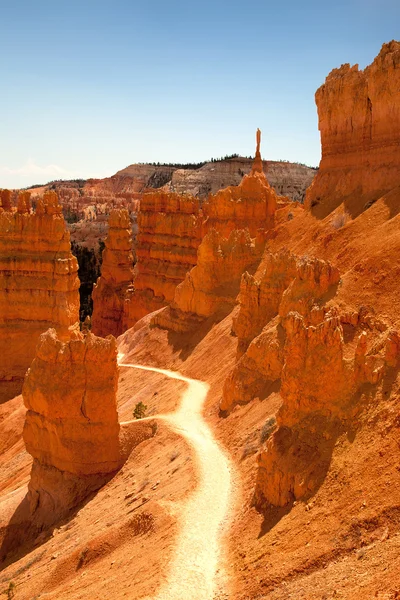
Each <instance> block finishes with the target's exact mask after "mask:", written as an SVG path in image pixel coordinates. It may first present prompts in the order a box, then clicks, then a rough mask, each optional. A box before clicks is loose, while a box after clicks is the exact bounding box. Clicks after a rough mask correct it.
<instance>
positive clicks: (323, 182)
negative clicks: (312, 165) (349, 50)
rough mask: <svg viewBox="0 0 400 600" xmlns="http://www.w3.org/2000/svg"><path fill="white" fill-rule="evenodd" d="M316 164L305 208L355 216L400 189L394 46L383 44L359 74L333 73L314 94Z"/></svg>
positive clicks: (398, 49)
mask: <svg viewBox="0 0 400 600" xmlns="http://www.w3.org/2000/svg"><path fill="white" fill-rule="evenodd" d="M315 100H316V104H317V108H318V119H319V130H320V132H321V145H322V159H321V163H320V168H319V172H318V174H317V176H316V177H315V179H314V181H313V183H312V185H311V187H310V188H309V189H308V191H307V194H306V206H308V207H309V208H310V209H311V210H312V211H313V213H314V214H315V215H316V216H318V217H325V216H326V215H327V214H329V213H330V212H332V211H333V210H334V209H335V208H336V207H337V206H338V205H339V204H341V203H342V202H345V205H346V209H347V210H348V211H349V212H350V213H351V214H353V215H357V214H359V213H360V212H362V210H364V209H365V208H368V206H369V205H371V203H373V202H374V201H375V200H377V199H378V198H380V197H382V196H383V195H384V194H385V193H387V192H388V191H390V190H391V189H393V188H395V187H398V186H399V185H400V172H399V169H398V165H399V163H400V43H399V42H395V41H392V42H389V43H388V44H383V46H382V49H381V51H380V53H379V55H378V56H377V57H376V58H375V60H374V61H373V63H372V64H371V65H370V66H368V67H367V68H366V69H364V70H363V71H360V70H359V68H358V65H354V66H352V67H351V66H350V65H349V64H345V65H342V66H341V67H340V68H339V69H334V70H333V71H332V72H331V73H330V74H329V75H328V77H327V78H326V81H325V83H324V84H323V85H322V86H321V87H320V88H319V89H318V90H317V92H316V95H315Z"/></svg>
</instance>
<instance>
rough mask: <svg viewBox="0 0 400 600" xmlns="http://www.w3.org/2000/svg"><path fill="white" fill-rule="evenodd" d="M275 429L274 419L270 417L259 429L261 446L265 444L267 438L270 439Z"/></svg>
mask: <svg viewBox="0 0 400 600" xmlns="http://www.w3.org/2000/svg"><path fill="white" fill-rule="evenodd" d="M275 428H276V418H275V417H270V418H269V419H267V420H266V422H265V423H264V425H263V428H262V429H261V435H260V442H261V444H265V442H266V441H267V440H268V438H269V437H270V435H271V433H273V431H274V429H275Z"/></svg>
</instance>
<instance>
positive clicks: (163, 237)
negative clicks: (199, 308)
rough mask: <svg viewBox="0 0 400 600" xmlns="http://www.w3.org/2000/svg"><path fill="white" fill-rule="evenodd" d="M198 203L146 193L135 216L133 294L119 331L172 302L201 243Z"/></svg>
mask: <svg viewBox="0 0 400 600" xmlns="http://www.w3.org/2000/svg"><path fill="white" fill-rule="evenodd" d="M201 223H202V220H201V217H200V205H199V201H198V200H196V199H195V198H193V197H192V196H182V195H179V194H173V193H167V192H163V191H156V192H149V193H147V194H145V195H144V197H143V199H142V200H141V205H140V212H139V215H138V227H139V230H138V236H137V249H136V254H137V261H138V262H137V265H136V268H135V271H136V272H135V279H134V293H133V295H132V296H131V297H130V298H128V299H127V300H126V302H125V307H124V317H123V330H124V331H125V330H126V329H129V328H130V327H132V326H133V325H134V324H135V323H136V321H138V320H139V319H141V318H142V317H144V316H145V315H146V314H148V313H150V312H153V311H154V310H157V309H159V308H162V307H163V306H166V305H167V304H168V303H170V302H171V301H172V300H173V298H174V293H175V288H176V286H177V285H178V284H179V283H181V282H182V281H183V279H184V278H185V275H186V273H187V271H188V270H189V269H191V268H192V267H193V266H194V265H195V264H196V260H197V248H198V246H199V244H200V241H201V233H202V228H201Z"/></svg>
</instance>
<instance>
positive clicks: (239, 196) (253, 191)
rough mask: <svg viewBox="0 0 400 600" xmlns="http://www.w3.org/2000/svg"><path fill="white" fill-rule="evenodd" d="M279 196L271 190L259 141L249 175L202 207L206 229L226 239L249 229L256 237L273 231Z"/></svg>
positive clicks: (221, 191) (212, 196) (210, 199)
mask: <svg viewBox="0 0 400 600" xmlns="http://www.w3.org/2000/svg"><path fill="white" fill-rule="evenodd" d="M277 204H278V195H277V194H276V192H275V190H273V189H272V188H271V186H270V185H269V183H268V180H267V178H266V177H265V174H264V171H263V163H262V160H261V154H260V140H259V139H258V138H257V149H256V156H255V159H254V161H253V167H252V170H251V172H250V174H249V175H245V176H244V177H243V179H242V181H241V182H240V184H239V185H238V186H230V187H227V188H225V189H223V190H220V191H219V192H217V193H216V194H215V195H210V196H209V198H208V199H207V201H206V202H204V204H203V205H202V210H203V213H204V217H205V222H204V224H203V227H204V228H205V230H206V231H207V230H208V229H210V228H211V227H212V228H214V229H216V230H217V231H218V232H219V233H221V234H222V235H223V236H224V237H228V235H229V234H230V232H231V231H233V230H234V229H244V228H247V229H248V230H249V231H250V235H251V236H252V237H254V236H255V235H256V233H257V230H258V229H263V230H266V229H271V228H272V227H273V226H274V224H275V219H274V217H275V211H276V208H277Z"/></svg>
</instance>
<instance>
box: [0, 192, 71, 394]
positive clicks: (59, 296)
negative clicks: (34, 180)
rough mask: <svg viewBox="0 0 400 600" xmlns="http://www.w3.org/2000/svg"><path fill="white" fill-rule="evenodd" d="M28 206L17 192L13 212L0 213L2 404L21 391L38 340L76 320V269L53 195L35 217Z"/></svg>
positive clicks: (38, 207) (40, 203)
mask: <svg viewBox="0 0 400 600" xmlns="http://www.w3.org/2000/svg"><path fill="white" fill-rule="evenodd" d="M2 200H3V198H2ZM29 203H30V201H29V194H26V193H22V194H20V195H19V199H18V209H17V212H15V211H11V210H10V209H7V206H6V207H5V208H6V210H4V208H3V210H0V355H1V357H2V360H1V365H0V382H1V383H0V399H3V400H4V399H7V398H10V397H12V396H13V395H16V394H17V393H18V392H19V391H20V390H21V388H22V382H23V377H24V375H25V372H26V370H27V368H28V367H29V365H30V363H31V362H32V359H33V357H34V355H35V348H36V344H37V341H38V338H39V335H40V334H41V333H43V331H45V330H46V329H48V328H49V327H54V328H55V329H57V331H58V332H59V333H60V335H65V334H66V333H67V331H68V328H69V327H70V326H71V325H73V324H74V323H75V322H76V321H78V320H79V293H78V289H79V280H78V277H77V270H78V265H77V261H76V259H75V257H73V256H72V254H71V247H70V239H69V234H68V231H67V230H66V227H65V222H64V218H63V216H62V214H61V207H60V205H59V203H58V198H57V195H56V194H55V193H54V192H47V193H46V194H45V195H44V197H43V198H40V199H39V200H38V201H37V205H36V211H35V212H34V211H32V209H31V208H30V206H29ZM3 207H4V200H3ZM10 208H11V207H10Z"/></svg>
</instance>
